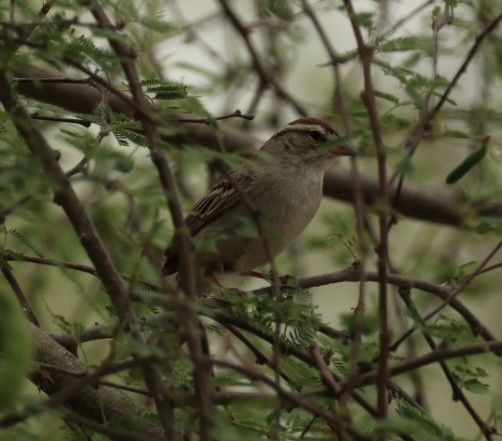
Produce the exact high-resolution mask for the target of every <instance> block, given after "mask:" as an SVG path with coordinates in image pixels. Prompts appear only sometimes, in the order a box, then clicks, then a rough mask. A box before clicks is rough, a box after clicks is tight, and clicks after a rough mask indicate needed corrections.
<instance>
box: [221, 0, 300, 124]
mask: <svg viewBox="0 0 502 441" xmlns="http://www.w3.org/2000/svg"><path fill="white" fill-rule="evenodd" d="M218 2H219V3H220V5H221V8H222V9H223V12H224V13H225V15H226V16H227V18H228V20H229V21H230V23H231V24H232V26H233V27H234V28H235V30H236V31H237V33H238V34H239V35H240V36H241V38H242V41H243V42H244V45H245V46H246V49H247V51H248V53H249V56H250V57H251V61H252V63H253V68H254V70H255V72H256V74H257V75H258V77H259V79H260V81H261V82H262V83H263V84H269V85H271V86H272V88H273V89H274V90H275V92H276V94H277V96H278V97H279V98H281V99H282V100H284V101H286V102H288V103H289V104H291V106H293V108H294V109H295V110H296V111H297V112H298V113H299V114H300V115H302V116H305V115H307V112H306V110H305V109H304V108H303V106H301V105H300V104H298V103H297V102H296V101H295V100H294V99H293V98H292V97H291V96H290V95H289V94H288V93H287V92H286V91H285V90H284V88H283V87H282V86H281V85H280V84H279V83H278V82H277V81H276V80H275V78H274V77H273V76H271V75H269V74H268V72H267V71H266V69H265V66H263V63H262V62H261V60H260V57H259V56H258V51H257V50H256V48H255V47H254V45H253V43H252V42H251V39H250V36H249V30H248V29H247V28H246V27H245V26H244V25H243V24H242V23H241V21H240V20H239V18H238V17H237V15H236V14H235V12H234V11H233V9H232V8H231V7H230V5H229V4H228V2H227V0H218Z"/></svg>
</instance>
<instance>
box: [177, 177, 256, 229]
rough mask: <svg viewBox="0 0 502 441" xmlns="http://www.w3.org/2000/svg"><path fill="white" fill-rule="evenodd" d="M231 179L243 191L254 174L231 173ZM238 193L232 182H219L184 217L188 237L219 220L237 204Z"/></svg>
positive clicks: (224, 180) (225, 180) (226, 180)
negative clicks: (188, 232)
mask: <svg viewBox="0 0 502 441" xmlns="http://www.w3.org/2000/svg"><path fill="white" fill-rule="evenodd" d="M232 178H233V180H234V181H235V183H236V185H237V186H238V187H239V188H240V189H241V190H242V191H245V189H246V188H249V185H250V183H251V182H252V181H253V180H254V179H255V178H256V174H255V173H252V172H250V171H249V170H247V171H246V172H244V173H243V172H240V173H237V172H232ZM239 199H240V196H239V193H238V192H237V191H236V190H235V188H234V186H233V185H232V182H230V181H229V180H228V179H223V180H221V181H219V182H218V183H217V184H216V185H215V186H214V187H213V188H211V190H210V191H209V192H208V193H207V194H206V196H204V197H203V198H202V199H201V200H200V201H199V202H198V203H197V205H195V207H194V208H193V209H192V211H191V212H190V213H189V214H188V215H187V217H186V223H187V226H188V229H189V230H190V235H191V236H194V235H195V234H197V233H198V232H199V231H200V230H202V229H203V228H204V227H205V226H206V225H208V224H210V223H211V222H212V221H214V220H215V219H217V218H219V217H220V216H221V215H222V214H223V213H224V212H225V211H228V210H230V209H231V208H233V207H234V206H235V205H237V203H238V202H239Z"/></svg>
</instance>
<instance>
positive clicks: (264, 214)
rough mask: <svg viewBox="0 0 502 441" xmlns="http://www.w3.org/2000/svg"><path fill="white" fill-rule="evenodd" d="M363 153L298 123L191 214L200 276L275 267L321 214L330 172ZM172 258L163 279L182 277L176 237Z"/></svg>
mask: <svg viewBox="0 0 502 441" xmlns="http://www.w3.org/2000/svg"><path fill="white" fill-rule="evenodd" d="M355 155H356V152H355V150H354V149H353V148H351V147H349V146H348V145H346V144H344V143H343V142H342V140H341V137H340V135H339V134H338V132H337V131H336V130H335V129H334V128H333V127H332V126H331V125H330V124H329V123H328V122H326V121H324V120H322V119H319V118H314V117H304V118H299V119H296V120H294V121H291V122H290V123H289V124H287V125H286V126H285V127H284V128H283V129H281V130H279V131H278V132H276V133H275V134H273V135H272V136H271V137H270V139H268V140H267V141H266V142H265V143H264V144H263V146H262V147H261V149H260V151H259V154H258V155H257V156H256V157H253V158H252V159H249V161H248V163H246V164H245V165H244V166H243V167H242V168H239V169H234V170H231V171H230V172H229V173H228V174H227V175H226V176H224V177H223V178H222V179H221V180H220V181H219V182H218V183H216V184H215V185H214V186H213V187H212V188H211V189H210V190H209V191H208V192H207V193H206V194H205V196H203V197H202V198H201V199H200V200H199V201H198V202H197V203H196V204H195V206H194V207H193V209H192V210H191V211H190V212H189V214H188V215H187V216H186V218H185V222H186V225H187V227H188V230H189V233H190V237H191V242H192V245H193V247H194V250H193V253H194V254H193V255H194V268H195V269H196V274H197V277H198V278H200V277H205V278H207V279H209V280H215V279H214V278H213V277H215V274H218V273H228V272H231V273H248V272H250V271H252V270H254V269H256V268H258V267H261V266H263V265H265V264H267V263H270V258H271V257H272V258H275V257H276V256H278V255H279V254H280V253H282V252H283V251H284V250H285V249H286V248H287V247H288V246H289V245H290V244H291V243H292V242H293V241H294V240H295V239H296V238H297V237H298V236H299V235H300V233H301V232H302V231H303V230H304V229H305V228H306V227H307V225H308V224H309V223H310V221H311V220H312V218H313V217H314V215H315V214H316V212H317V210H318V208H319V205H320V203H321V199H322V184H323V178H324V173H325V172H326V170H327V169H328V168H329V167H330V165H332V163H333V162H334V161H335V160H336V159H337V158H338V157H340V156H355ZM264 239H265V240H264ZM164 256H165V263H164V266H163V268H162V274H163V275H164V276H168V275H172V274H174V273H176V272H178V270H179V269H180V268H179V266H180V259H179V255H178V250H177V249H176V245H175V240H174V237H173V238H172V240H171V242H170V243H169V245H168V246H167V248H166V250H165V252H164ZM216 280H217V279H216Z"/></svg>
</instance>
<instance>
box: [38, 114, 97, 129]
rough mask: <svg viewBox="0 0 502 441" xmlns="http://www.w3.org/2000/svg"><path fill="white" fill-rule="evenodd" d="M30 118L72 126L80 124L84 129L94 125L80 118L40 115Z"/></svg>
mask: <svg viewBox="0 0 502 441" xmlns="http://www.w3.org/2000/svg"><path fill="white" fill-rule="evenodd" d="M30 117H31V118H32V119H38V120H41V121H55V122H64V123H70V124H79V125H81V126H84V127H91V124H92V122H91V121H86V120H84V119H80V118H61V117H56V116H44V115H39V114H38V113H31V114H30Z"/></svg>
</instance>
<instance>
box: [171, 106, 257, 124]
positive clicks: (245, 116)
mask: <svg viewBox="0 0 502 441" xmlns="http://www.w3.org/2000/svg"><path fill="white" fill-rule="evenodd" d="M230 118H242V119H246V120H248V121H251V120H253V119H254V118H255V115H253V114H244V113H241V111H240V110H239V109H237V110H234V111H233V112H232V113H229V114H228V115H223V116H216V117H214V118H175V119H174V121H177V122H182V123H199V124H206V125H211V124H213V123H214V121H222V120H224V119H230Z"/></svg>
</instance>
